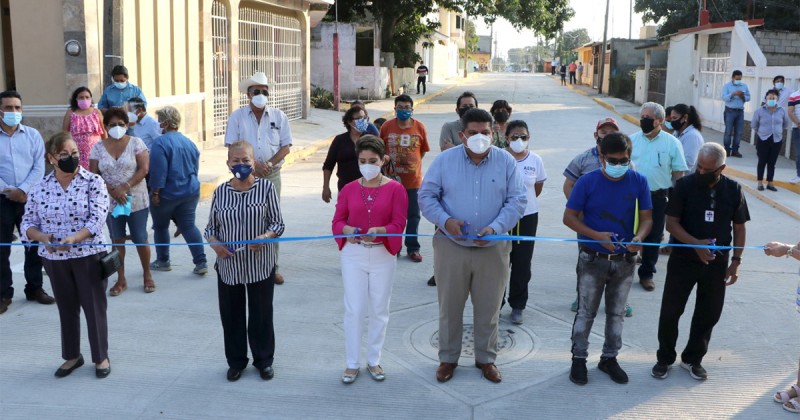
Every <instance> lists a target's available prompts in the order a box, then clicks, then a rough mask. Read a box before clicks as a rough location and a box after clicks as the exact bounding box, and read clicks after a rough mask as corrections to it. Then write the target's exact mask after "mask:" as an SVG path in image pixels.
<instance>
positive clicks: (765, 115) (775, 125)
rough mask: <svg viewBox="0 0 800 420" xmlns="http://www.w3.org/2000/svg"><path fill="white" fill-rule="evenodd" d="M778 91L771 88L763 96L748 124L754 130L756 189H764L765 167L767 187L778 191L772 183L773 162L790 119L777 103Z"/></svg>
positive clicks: (775, 160) (778, 152)
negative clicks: (762, 102)
mask: <svg viewBox="0 0 800 420" xmlns="http://www.w3.org/2000/svg"><path fill="white" fill-rule="evenodd" d="M778 95H779V92H778V91H776V90H774V89H772V90H769V91H767V95H766V96H765V97H764V102H765V104H764V105H762V106H761V107H760V108H758V109H757V110H756V111H755V112H754V113H753V120H752V121H751V123H750V126H751V127H752V128H753V131H755V132H756V153H757V154H758V164H757V166H756V178H757V179H758V190H759V191H764V182H763V181H764V167H766V168H767V189H768V190H770V191H778V189H777V188H775V186H774V185H773V184H772V180H773V179H774V178H775V164H776V163H777V162H778V155H780V153H781V146H782V145H783V132H784V131H786V130H788V129H789V125H790V120H789V115H788V114H787V113H786V110H785V109H784V108H783V107H781V106H780V104H779V103H778Z"/></svg>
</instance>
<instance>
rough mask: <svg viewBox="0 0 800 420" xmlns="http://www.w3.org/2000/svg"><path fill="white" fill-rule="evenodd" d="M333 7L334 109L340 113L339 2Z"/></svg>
mask: <svg viewBox="0 0 800 420" xmlns="http://www.w3.org/2000/svg"><path fill="white" fill-rule="evenodd" d="M333 7H335V8H336V10H335V13H336V24H335V26H334V29H333V109H334V110H336V111H338V110H339V105H340V102H341V98H340V96H341V95H340V94H341V92H339V2H338V1H337V2H336V3H335V4H334V6H333Z"/></svg>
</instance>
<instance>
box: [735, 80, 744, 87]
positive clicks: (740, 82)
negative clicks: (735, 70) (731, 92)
mask: <svg viewBox="0 0 800 420" xmlns="http://www.w3.org/2000/svg"><path fill="white" fill-rule="evenodd" d="M733 84H734V85H736V86H741V85H742V81H741V80H734V81H733Z"/></svg>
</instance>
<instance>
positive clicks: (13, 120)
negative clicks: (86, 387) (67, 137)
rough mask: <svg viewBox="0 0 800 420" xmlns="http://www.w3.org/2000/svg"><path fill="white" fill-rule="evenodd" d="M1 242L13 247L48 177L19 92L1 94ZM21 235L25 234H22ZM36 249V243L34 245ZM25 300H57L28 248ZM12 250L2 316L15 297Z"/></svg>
mask: <svg viewBox="0 0 800 420" xmlns="http://www.w3.org/2000/svg"><path fill="white" fill-rule="evenodd" d="M0 117H2V120H0V145H2V147H3V151H4V153H2V154H0V242H2V243H11V242H12V238H13V237H14V228H16V229H17V230H19V228H20V223H21V222H22V215H23V214H24V213H25V203H27V202H28V194H29V193H30V192H31V189H33V187H34V186H35V185H36V184H37V183H38V182H39V181H41V180H42V177H44V162H45V145H44V140H43V139H42V135H41V134H39V131H37V130H36V129H35V128H33V127H28V126H27V125H24V124H21V121H22V96H21V95H20V94H19V92H17V91H13V90H7V91H5V92H2V93H0ZM20 233H23V231H22V230H20ZM33 245H35V243H34V244H33ZM23 250H24V251H23V252H24V254H25V264H24V272H25V282H26V284H25V298H26V299H27V300H35V301H37V302H39V303H41V304H43V305H51V304H53V303H54V302H55V300H54V299H53V298H52V297H51V296H49V295H48V294H47V292H45V291H44V289H42V284H43V276H42V259H41V257H39V253H38V249H37V247H36V246H29V247H24V248H23ZM11 277H12V274H11V247H10V246H0V314H3V313H5V312H6V311H7V310H8V306H9V305H11V299H12V298H13V297H14V287H13V284H14V282H13V281H12V278H11Z"/></svg>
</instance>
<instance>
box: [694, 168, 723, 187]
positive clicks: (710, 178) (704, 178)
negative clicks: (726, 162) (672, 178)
mask: <svg viewBox="0 0 800 420" xmlns="http://www.w3.org/2000/svg"><path fill="white" fill-rule="evenodd" d="M695 175H697V183H698V184H700V185H702V186H704V187H710V186H711V185H713V184H714V183H715V182H717V180H718V179H719V178H717V171H714V172H706V173H704V174H703V173H700V171H695Z"/></svg>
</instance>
